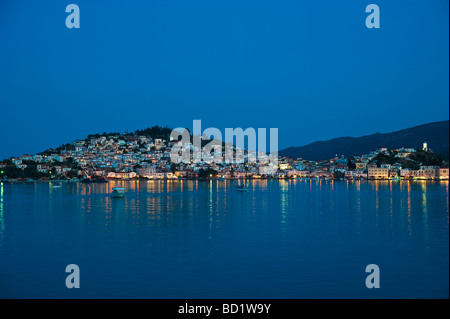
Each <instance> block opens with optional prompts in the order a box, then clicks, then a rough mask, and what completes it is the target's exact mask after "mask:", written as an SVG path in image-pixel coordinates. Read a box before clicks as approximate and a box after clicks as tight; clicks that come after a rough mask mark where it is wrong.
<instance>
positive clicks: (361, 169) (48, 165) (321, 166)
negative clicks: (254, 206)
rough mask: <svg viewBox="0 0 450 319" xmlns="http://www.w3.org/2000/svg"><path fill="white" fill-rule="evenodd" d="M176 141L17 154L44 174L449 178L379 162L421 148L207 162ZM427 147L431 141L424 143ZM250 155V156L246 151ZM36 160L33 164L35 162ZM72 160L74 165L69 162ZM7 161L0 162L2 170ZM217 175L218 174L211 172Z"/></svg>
mask: <svg viewBox="0 0 450 319" xmlns="http://www.w3.org/2000/svg"><path fill="white" fill-rule="evenodd" d="M175 143H177V142H176V141H166V140H164V139H158V138H155V139H153V138H151V137H149V136H144V135H142V136H139V135H120V134H117V135H111V136H97V137H93V138H90V139H86V140H81V141H76V142H74V143H72V144H70V145H67V146H65V147H63V148H60V149H58V151H55V152H54V154H53V153H52V152H51V151H50V152H49V151H46V152H45V153H42V154H38V155H23V156H21V157H18V158H12V159H11V161H12V163H13V164H14V165H15V166H16V167H17V168H19V169H26V168H27V166H28V165H35V166H36V170H37V171H38V172H40V173H46V174H48V173H51V174H54V175H55V176H58V175H59V177H62V176H64V177H70V178H73V177H78V178H80V177H81V178H103V179H132V178H148V179H180V178H188V179H195V178H198V177H199V173H200V172H201V170H209V171H211V170H214V172H215V174H214V178H223V179H231V178H237V179H239V178H255V179H257V178H323V179H332V178H339V179H448V178H449V175H448V174H449V169H448V164H447V166H442V167H440V166H424V165H420V164H421V163H417V164H418V165H420V168H419V169H410V168H404V167H402V164H400V163H395V164H381V165H377V164H376V163H373V159H374V158H375V157H376V156H377V155H379V154H380V153H381V154H395V157H397V158H398V159H399V161H400V159H403V160H404V159H408V158H409V157H410V155H411V154H413V153H415V152H416V150H415V149H411V148H400V149H396V150H388V149H387V148H380V149H377V150H375V151H373V152H370V153H368V154H364V155H361V156H355V157H354V158H352V159H351V161H349V159H347V158H345V157H344V156H341V157H338V156H336V157H334V158H331V159H329V160H323V161H309V160H305V159H301V158H297V159H291V158H287V157H278V161H277V162H276V166H274V165H275V164H273V163H270V162H269V163H258V162H256V163H253V162H252V163H249V162H248V161H247V162H246V163H239V162H237V161H232V162H230V163H223V162H220V163H214V162H213V163H206V162H203V161H194V159H192V160H191V161H190V162H188V163H179V164H176V165H175V164H173V163H172V161H171V157H170V153H171V149H172V147H173V146H174V145H175ZM424 150H427V145H426V144H425V143H424ZM245 156H248V154H246V155H245ZM30 163H32V164H30ZM69 163H70V165H69ZM6 165H7V164H6V163H4V162H0V169H1V168H2V167H5V166H6ZM211 176H212V175H211Z"/></svg>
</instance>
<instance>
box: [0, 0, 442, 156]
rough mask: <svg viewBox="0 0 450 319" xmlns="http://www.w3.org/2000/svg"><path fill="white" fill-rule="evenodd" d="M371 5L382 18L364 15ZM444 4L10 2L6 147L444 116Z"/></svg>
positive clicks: (354, 131) (0, 95) (5, 45)
mask: <svg viewBox="0 0 450 319" xmlns="http://www.w3.org/2000/svg"><path fill="white" fill-rule="evenodd" d="M70 3H76V4H78V5H79V7H80V11H81V28H80V29H67V28H66V26H65V19H66V16H67V13H65V7H66V5H68V4H70ZM370 3H376V4H378V5H379V7H380V10H381V29H367V28H366V26H365V18H366V16H367V14H366V13H365V7H366V5H368V4H370ZM448 6H449V3H448V0H433V1H429V0H422V1H414V0H408V1H392V0H389V1H386V0H383V1H379V0H373V1H372V0H370V1H362V0H345V1H344V0H341V1H338V0H330V1H298V0H292V1H284V0H281V1H280V0H277V1H275V0H271V1H264V0H257V1H256V0H214V1H212V0H191V1H186V0H177V1H174V0H152V1H132V0H129V1H111V0H109V1H92V0H71V1H50V0H40V1H22V0H2V1H0V108H1V122H0V159H2V158H5V157H10V156H18V155H22V154H24V153H36V152H39V151H42V150H44V149H47V148H49V147H56V146H59V145H60V144H62V143H66V142H70V141H73V140H75V139H78V138H84V137H85V136H86V135H87V134H90V133H102V132H104V131H107V132H116V131H125V130H127V129H128V130H135V129H140V128H145V127H149V126H153V125H157V124H158V125H168V126H170V127H180V126H181V127H188V128H191V127H192V120H193V119H201V120H202V124H203V128H206V127H208V126H214V127H217V128H219V129H221V130H222V132H224V129H225V127H243V128H246V127H254V128H257V127H266V128H269V127H278V128H279V145H280V148H285V147H288V146H300V145H304V144H307V143H309V142H313V141H316V140H323V139H329V138H334V137H339V136H361V135H365V134H371V133H374V132H390V131H395V130H398V129H402V128H406V127H410V126H414V125H419V124H424V123H427V122H432V121H439V120H444V119H448V118H449V111H448V103H449V94H448V85H449V64H448V63H449V62H448V58H449V42H448V36H449V34H448V30H449V20H448V15H449V13H448V12H449V7H448Z"/></svg>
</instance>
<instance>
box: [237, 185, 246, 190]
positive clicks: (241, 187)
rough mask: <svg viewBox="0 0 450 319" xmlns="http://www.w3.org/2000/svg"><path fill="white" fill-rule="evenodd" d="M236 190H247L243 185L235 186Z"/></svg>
mask: <svg viewBox="0 0 450 319" xmlns="http://www.w3.org/2000/svg"><path fill="white" fill-rule="evenodd" d="M236 190H237V191H238V192H248V188H246V187H245V186H244V185H240V186H236Z"/></svg>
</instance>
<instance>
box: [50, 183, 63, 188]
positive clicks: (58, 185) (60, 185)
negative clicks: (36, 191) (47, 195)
mask: <svg viewBox="0 0 450 319" xmlns="http://www.w3.org/2000/svg"><path fill="white" fill-rule="evenodd" d="M61 187H62V184H60V183H59V184H52V188H61Z"/></svg>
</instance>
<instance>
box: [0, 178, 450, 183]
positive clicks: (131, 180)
mask: <svg viewBox="0 0 450 319" xmlns="http://www.w3.org/2000/svg"><path fill="white" fill-rule="evenodd" d="M154 181H157V182H163V181H164V182H188V181H199V182H209V181H216V182H225V181H230V182H231V181H242V179H231V178H230V179H224V180H218V179H120V180H115V179H110V180H105V181H103V182H87V183H86V182H82V181H81V180H75V181H72V180H36V181H35V180H33V181H17V180H2V181H0V183H2V184H31V183H67V184H76V183H80V184H109V183H110V182H154ZM244 181H325V182H348V181H350V182H381V181H385V182H424V181H427V182H445V181H449V179H437V178H435V179H343V180H338V179H325V178H319V179H317V178H249V179H244Z"/></svg>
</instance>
